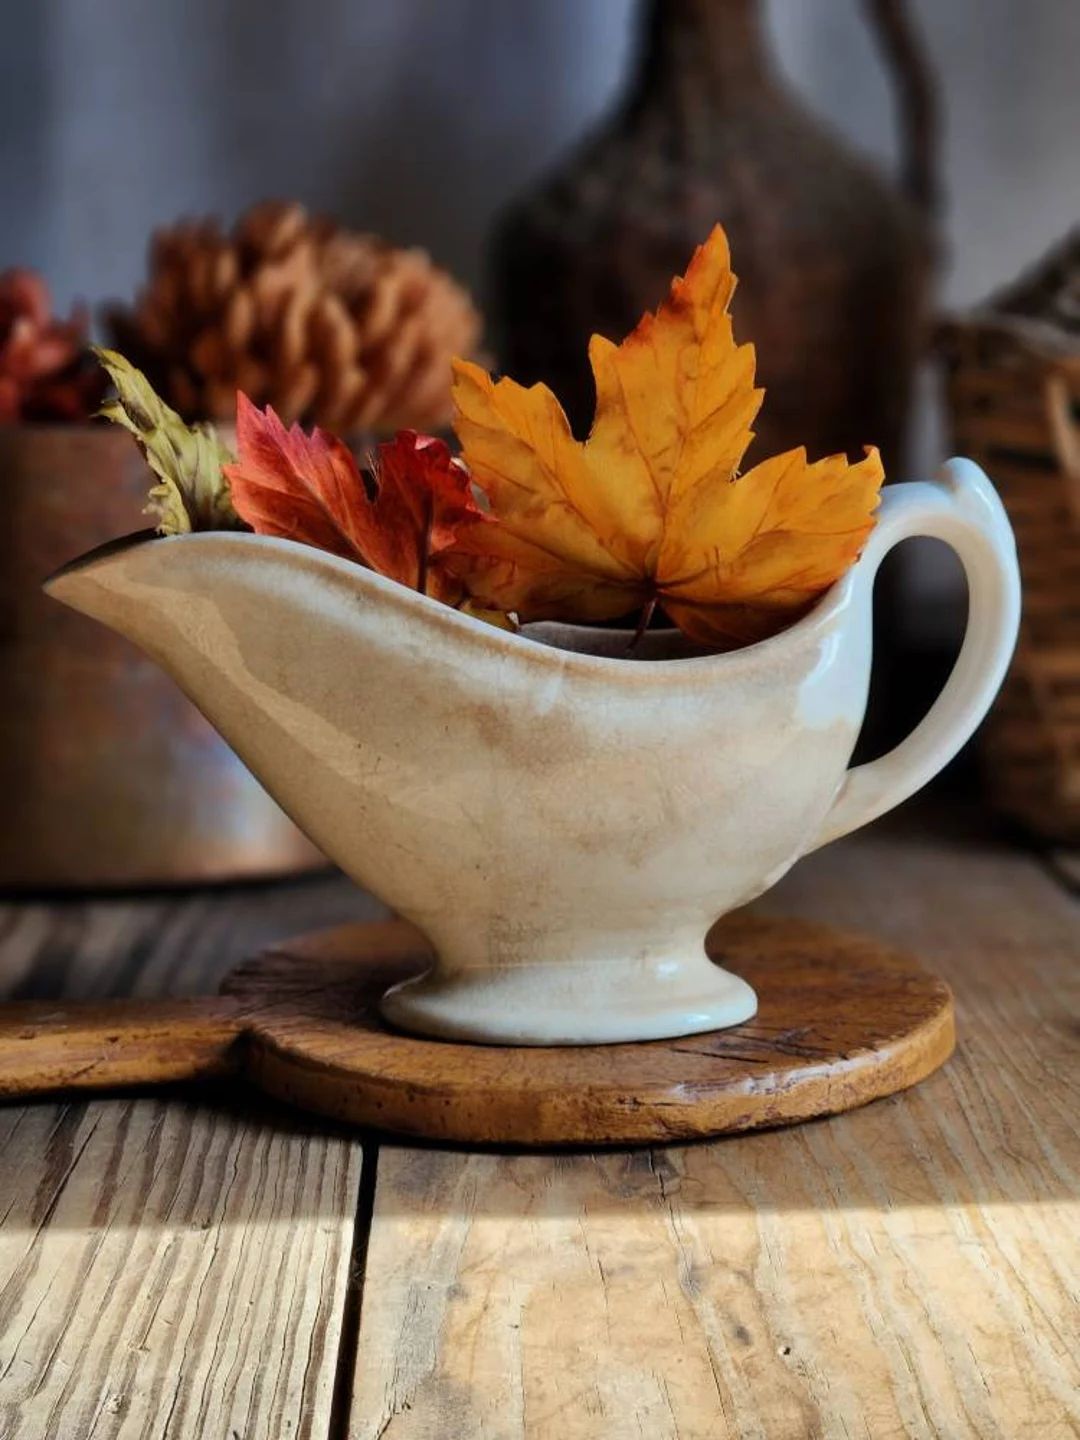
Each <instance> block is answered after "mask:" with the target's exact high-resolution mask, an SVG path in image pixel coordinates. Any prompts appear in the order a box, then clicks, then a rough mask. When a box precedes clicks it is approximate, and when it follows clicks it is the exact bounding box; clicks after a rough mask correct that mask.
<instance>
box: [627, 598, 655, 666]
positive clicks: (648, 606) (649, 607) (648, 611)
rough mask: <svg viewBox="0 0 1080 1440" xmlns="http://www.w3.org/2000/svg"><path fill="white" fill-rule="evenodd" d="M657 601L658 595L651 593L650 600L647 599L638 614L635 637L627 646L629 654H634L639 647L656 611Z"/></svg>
mask: <svg viewBox="0 0 1080 1440" xmlns="http://www.w3.org/2000/svg"><path fill="white" fill-rule="evenodd" d="M656 601H657V597H656V596H655V595H650V596H649V598H648V600H646V601H645V604H644V605H642V607H641V614H640V615H639V616H638V623H637V629H636V630H635V631H634V638H633V639H632V640H631V641H630V644H629V645H628V646H627V647H626V653H627V654H628V655H630V654H632V653H633V652H634V651H635V650H636V649H637V647H638V644H639V642H640V640H641V637H642V636H643V635H644V634H645V631H646V630H647V629H648V628H649V622H650V621H651V620H652V617H653V614H654V613H655V611H656Z"/></svg>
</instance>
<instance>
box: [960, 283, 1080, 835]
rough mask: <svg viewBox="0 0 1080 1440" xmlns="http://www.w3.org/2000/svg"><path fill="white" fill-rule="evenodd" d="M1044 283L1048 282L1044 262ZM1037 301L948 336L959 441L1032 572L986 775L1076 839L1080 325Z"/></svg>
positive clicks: (1036, 826)
mask: <svg viewBox="0 0 1080 1440" xmlns="http://www.w3.org/2000/svg"><path fill="white" fill-rule="evenodd" d="M1055 264H1060V261H1059V260H1057V259H1055ZM1039 283H1040V285H1041V286H1042V289H1043V292H1044V294H1045V292H1046V290H1047V288H1048V287H1047V285H1046V279H1045V271H1044V273H1043V275H1042V276H1041V277H1040V281H1039ZM1034 289H1035V286H1034V283H1028V284H1027V285H1026V286H1024V287H1017V289H1016V290H1015V291H1014V292H1013V294H1012V296H1009V297H1005V298H1006V299H1009V300H1014V299H1015V297H1016V296H1023V297H1024V298H1025V299H1026V300H1028V301H1030V299H1031V296H1032V293H1033V291H1034ZM1027 308H1028V313H1026V314H1020V315H1010V314H1002V313H995V312H994V311H993V310H992V309H990V308H988V309H987V310H984V311H982V312H979V313H976V314H973V315H970V316H968V317H966V318H963V319H960V320H954V321H951V322H949V323H948V324H947V325H946V326H945V327H943V330H942V349H943V352H944V354H945V357H946V363H947V370H948V386H947V395H948V403H949V411H950V415H951V422H952V449H953V451H954V453H956V454H961V455H970V456H971V457H972V459H974V460H976V461H978V463H979V464H980V465H982V466H983V467H984V469H985V470H986V472H987V474H988V475H989V476H990V477H991V479H992V480H993V481H994V483H995V485H996V486H997V487H998V489H999V491H1000V492H1001V496H1002V499H1003V500H1004V502H1005V505H1006V507H1007V509H1008V511H1009V515H1010V517H1011V519H1012V523H1013V526H1014V528H1015V530H1016V538H1017V544H1018V547H1019V551H1020V567H1021V571H1022V574H1023V580H1024V614H1023V620H1022V624H1021V637H1020V644H1019V647H1018V650H1017V655H1016V659H1015V661H1014V663H1013V666H1012V669H1011V671H1010V673H1009V677H1008V679H1007V681H1006V683H1005V687H1004V689H1003V691H1002V694H1001V696H1000V698H999V700H998V703H997V705H996V706H995V707H994V710H993V712H992V713H991V717H990V719H989V721H988V723H987V726H986V729H985V731H984V742H983V758H984V761H985V769H986V776H987V783H988V788H989V790H990V792H991V794H992V796H993V797H994V799H995V801H996V803H997V804H998V806H999V807H1000V808H1001V810H1002V811H1003V812H1004V813H1006V814H1007V815H1009V816H1011V817H1012V818H1014V819H1016V820H1019V821H1020V822H1022V823H1023V824H1024V825H1025V827H1027V828H1028V829H1029V830H1031V831H1033V832H1034V833H1036V834H1038V835H1039V836H1041V837H1043V838H1045V839H1048V840H1053V841H1063V842H1066V843H1080V335H1078V336H1076V337H1073V336H1072V335H1071V334H1070V333H1069V332H1068V330H1063V329H1062V328H1061V327H1060V326H1059V325H1057V324H1054V323H1051V322H1050V321H1047V320H1045V319H1041V318H1037V317H1035V316H1033V315H1032V314H1031V313H1030V310H1031V308H1033V307H1032V306H1031V305H1028V307H1027Z"/></svg>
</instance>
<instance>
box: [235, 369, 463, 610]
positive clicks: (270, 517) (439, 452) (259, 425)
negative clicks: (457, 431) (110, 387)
mask: <svg viewBox="0 0 1080 1440" xmlns="http://www.w3.org/2000/svg"><path fill="white" fill-rule="evenodd" d="M236 440H237V458H236V461H235V463H234V464H232V465H226V466H225V475H226V478H227V479H228V482H229V489H230V491H231V494H232V500H233V504H234V505H235V507H236V511H237V514H238V515H239V516H240V518H241V519H242V520H244V521H246V522H247V524H249V525H250V526H251V528H252V529H253V530H254V531H255V532H256V534H259V535H279V536H282V537H284V538H285V539H288V540H299V541H301V542H302V543H304V544H307V545H314V546H316V547H317V548H318V549H320V550H329V551H330V552H331V553H332V554H334V555H341V556H344V558H345V559H347V560H355V561H357V562H359V563H360V564H361V565H366V566H368V568H369V569H372V570H377V571H378V572H379V574H380V575H386V576H388V577H389V578H390V579H391V580H396V581H398V582H399V584H402V585H407V586H409V587H410V589H414V590H420V591H422V592H424V593H425V594H428V595H432V596H434V597H435V598H436V599H438V600H443V601H445V602H447V603H448V604H451V605H453V604H456V603H457V602H458V601H459V600H460V599H461V598H462V595H463V593H464V592H463V588H462V585H461V583H460V582H459V581H457V580H455V579H453V578H452V577H450V576H449V575H447V574H445V573H444V572H443V570H442V568H441V567H440V565H439V563H438V554H439V552H440V551H441V550H444V549H445V548H446V547H447V546H448V545H449V544H450V543H452V541H453V538H454V535H455V533H456V527H457V526H458V525H459V524H460V523H461V522H462V521H463V520H464V519H465V517H466V516H470V515H476V514H479V511H478V510H477V507H476V504H475V502H474V501H473V498H472V495H471V492H470V487H469V475H468V471H467V470H466V469H465V467H464V465H462V464H461V462H460V461H459V460H455V459H454V458H453V457H452V456H451V454H450V450H449V448H448V447H447V446H446V445H445V444H444V443H443V442H442V441H441V440H437V439H435V438H434V437H433V436H430V435H418V434H416V432H415V431H412V430H402V431H400V432H399V433H398V435H397V436H396V437H395V439H394V440H392V441H389V442H387V443H386V444H383V445H380V446H379V449H378V456H377V460H376V465H375V473H374V476H373V477H372V482H371V485H370V487H369V485H368V484H366V483H365V479H364V476H363V475H362V474H361V473H360V468H359V466H358V465H357V463H356V460H355V458H354V456H353V454H352V452H351V451H350V450H349V449H348V447H347V446H346V445H344V444H343V443H342V442H341V441H340V440H338V439H336V438H335V437H334V436H332V435H328V434H326V432H325V431H323V430H319V429H317V428H316V429H315V430H313V431H312V433H311V434H310V435H307V434H305V433H304V431H303V430H301V428H300V427H299V425H293V426H292V427H291V428H290V429H286V427H285V426H284V425H283V424H282V422H281V420H280V419H279V418H278V416H277V415H276V414H275V413H274V411H273V410H272V409H270V407H269V406H267V408H266V410H265V411H263V410H259V409H258V408H257V406H255V405H253V404H252V403H251V401H250V400H249V399H248V398H247V396H246V395H244V394H243V393H241V394H240V395H238V396H237V406H236Z"/></svg>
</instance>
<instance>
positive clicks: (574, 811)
mask: <svg viewBox="0 0 1080 1440" xmlns="http://www.w3.org/2000/svg"><path fill="white" fill-rule="evenodd" d="M912 535H933V536H937V537H939V538H940V539H942V540H945V541H947V542H949V543H950V544H951V545H952V546H953V547H954V548H955V549H956V551H957V552H958V554H959V556H960V559H961V560H962V562H963V564H964V567H965V569H966V572H967V578H968V585H969V595H970V603H969V621H968V628H967V634H966V636H965V639H964V644H963V648H962V650H961V653H960V657H959V659H958V661H957V664H956V667H955V669H954V671H953V674H952V676H951V678H950V679H949V682H948V684H947V685H946V687H945V689H944V691H943V692H942V694H941V696H940V697H939V699H938V701H937V703H936V704H935V706H934V707H933V709H932V711H931V712H930V714H929V715H928V716H927V717H926V719H925V720H924V721H923V722H922V723H921V724H920V725H919V726H918V728H917V729H916V730H915V731H914V733H913V734H911V735H910V736H909V737H908V738H907V739H906V740H905V741H904V742H903V744H901V745H900V746H898V747H897V748H896V749H895V750H893V751H892V752H891V753H890V754H888V755H886V756H885V757H884V758H882V759H880V760H876V761H874V762H873V763H871V764H868V765H861V766H858V767H857V768H855V769H850V770H849V769H848V768H847V766H848V760H849V758H850V755H851V751H852V747H853V746H854V743H855V739H856V736H857V735H858V731H859V727H860V724H861V722H862V719H863V712H864V709H865V705H866V694H867V686H868V682H869V678H870V663H871V604H870V597H871V590H872V586H873V578H874V573H875V571H876V569H877V567H878V564H879V562H880V560H881V558H882V556H883V555H884V553H885V552H886V551H887V550H888V549H889V548H890V547H891V546H893V545H895V544H896V543H897V542H898V541H900V540H903V539H905V538H906V537H908V536H912ZM48 589H49V591H50V593H51V594H53V595H54V596H56V597H57V599H59V600H63V601H64V602H65V603H67V604H68V605H71V606H73V607H74V608H75V609H77V610H81V611H83V612H84V613H86V614H88V615H92V616H94V617H96V618H97V619H98V620H101V621H103V622H104V623H105V624H107V625H111V626H113V627H114V628H115V629H116V630H119V631H121V632H122V633H123V634H124V635H127V636H128V637H129V638H130V639H132V640H133V641H135V642H136V643H137V644H138V645H140V646H142V648H143V649H144V650H146V651H147V652H148V653H149V654H150V655H151V656H153V657H154V658H155V659H156V660H157V661H159V662H160V664H161V665H163V666H164V667H165V669H166V670H168V671H169V672H170V674H172V675H173V676H174V677H175V679H176V680H177V681H178V682H179V684H180V685H181V687H182V688H183V689H184V690H185V691H186V692H187V694H188V695H190V696H191V698H192V699H193V700H194V701H195V703H196V704H197V705H198V706H199V707H200V709H202V711H203V712H204V713H205V714H206V715H207V716H208V718H209V719H210V720H211V721H212V722H213V724H214V725H216V726H217V728H218V729H219V730H220V731H221V733H222V735H224V737H225V738H226V740H227V741H228V742H229V744H230V745H232V746H233V747H234V748H235V750H236V751H237V752H238V753H239V755H240V756H241V757H242V759H243V760H244V761H245V762H246V763H247V764H248V765H249V766H250V768H251V769H252V770H253V771H254V772H255V774H256V775H257V776H258V778H259V779H260V780H261V781H262V782H263V784H264V785H265V786H266V787H267V789H268V790H269V791H270V792H271V793H272V794H273V795H274V797H275V798H276V799H277V801H278V802H279V803H280V804H281V805H282V806H283V808H284V809H285V810H286V811H287V812H288V813H289V814H290V815H291V816H292V818H293V819H294V820H295V821H296V822H297V823H298V824H299V825H300V826H301V828H302V829H303V830H305V831H306V832H307V833H308V835H310V836H311V838H312V839H313V840H314V841H315V843H316V844H317V845H319V846H320V847H321V848H322V849H323V850H324V851H325V852H326V854H327V855H329V856H330V857H331V858H332V859H334V860H335V861H336V862H337V863H338V864H339V865H340V866H341V867H342V868H343V869H344V870H345V871H346V872H347V873H348V874H349V875H351V876H352V877H353V879H354V880H356V881H357V882H358V883H359V884H360V885H362V886H363V887H364V888H365V889H367V890H370V891H372V892H373V893H374V894H375V895H377V896H379V897H380V898H381V899H382V900H384V901H385V902H386V903H387V904H388V905H390V906H392V907H393V909H394V910H396V911H398V912H399V913H400V914H401V915H404V916H405V917H407V918H408V919H409V920H411V921H413V922H414V923H415V924H416V925H418V926H419V927H420V929H421V930H422V931H424V932H425V934H426V935H427V936H428V938H429V939H430V940H431V942H432V944H433V945H434V947H435V950H436V952H437V955H438V961H437V963H436V965H435V967H434V968H433V969H432V970H431V972H430V973H429V974H428V975H426V976H424V977H423V978H421V979H419V980H417V981H413V982H410V983H408V984H406V985H404V986H401V987H398V988H397V989H394V990H392V991H390V992H389V993H388V994H387V995H386V997H385V999H384V1001H383V1008H384V1011H385V1014H386V1015H387V1017H388V1018H389V1019H390V1020H392V1021H393V1022H396V1023H398V1024H400V1025H401V1026H403V1027H405V1028H406V1029H409V1030H416V1031H420V1032H422V1033H425V1034H429V1035H436V1036H444V1037H455V1038H459V1039H466V1040H476V1041H486V1042H494V1043H513V1044H533V1045H547V1044H561V1043H566V1044H578V1043H594V1042H605V1041H624V1040H645V1039H655V1038H659V1037H663V1036H674V1035H681V1034H690V1033H693V1032H696V1031H703V1030H712V1029H716V1028H719V1027H721V1026H725V1025H734V1024H737V1023H739V1022H740V1021H743V1020H746V1019H748V1018H749V1017H750V1016H751V1015H752V1014H753V1013H754V1010H755V1006H756V1001H755V997H754V993H753V991H752V990H751V989H750V987H749V986H748V985H747V984H746V983H745V982H744V981H742V980H740V979H739V978H738V977H737V976H734V975H731V974H729V973H727V972H726V971H724V970H723V969H721V968H720V967H719V966H717V965H715V964H714V963H712V962H711V961H710V960H708V959H707V958H706V955H705V951H704V947H703V940H704V936H705V933H706V931H707V930H708V929H709V927H710V925H711V924H712V922H713V921H714V920H716V919H717V917H718V916H720V915H722V914H724V913H725V912H726V911H728V910H731V909H732V908H733V907H735V906H738V905H742V904H745V902H746V901H748V900H751V899H753V897H754V896H755V895H758V894H760V893H761V891H763V890H765V889H766V888H767V887H768V886H770V885H772V884H773V883H774V882H775V881H776V880H777V879H779V877H780V876H781V875H783V874H784V872H785V871H786V870H787V869H788V868H789V866H791V865H792V864H794V862H795V861H796V860H797V859H798V858H799V857H800V856H801V855H804V854H806V853H807V851H809V850H813V849H814V848H816V847H817V846H819V845H822V844H824V843H825V842H826V841H829V840H832V839H834V838H835V837H836V836H839V835H843V834H845V833H846V832H847V831H850V830H854V829H855V828H857V827H858V826H860V825H864V824H865V823H866V822H867V821H868V820H872V819H874V817H875V816H877V815H880V814H882V813H883V812H884V811H886V810H888V809H890V808H891V807H892V806H894V805H896V804H897V803H898V802H899V801H901V800H903V799H904V798H905V797H907V796H908V795H911V794H912V793H913V792H914V791H915V790H917V789H919V787H920V786H922V785H923V784H925V783H926V781H927V780H929V779H930V778H931V776H933V775H934V774H935V773H936V772H937V771H938V770H939V769H940V768H941V767H942V765H944V764H945V762H946V761H947V760H948V759H949V758H950V757H951V756H952V755H953V754H955V752H956V751H957V749H959V747H960V746H961V745H962V744H963V743H964V741H965V740H966V739H967V738H968V736H969V735H970V734H971V733H972V731H973V730H974V729H975V727H976V725H977V724H978V722H979V721H980V719H981V718H982V716H983V714H984V713H985V711H986V709H987V707H988V706H989V704H990V702H991V700H992V699H993V696H994V694H995V692H996V691H997V689H998V686H999V684H1000V682H1001V679H1002V676H1003V674H1004V671H1005V668H1006V665H1007V663H1008V660H1009V657H1010V655H1011V653H1012V649H1013V645H1014V642H1015V637H1016V629H1017V619H1018V613H1019V593H1020V592H1019V579H1018V574H1017V565H1016V553H1015V547H1014V544H1013V538H1012V532H1011V530H1010V528H1009V523H1008V520H1007V519H1006V516H1005V512H1004V510H1003V509H1002V506H1001V504H1000V502H999V500H998V498H997V495H996V494H995V492H994V490H993V488H992V487H991V485H990V484H989V482H988V481H987V479H986V478H985V476H984V475H983V474H982V472H981V471H980V470H979V469H978V468H977V467H976V466H975V465H973V464H972V463H971V462H970V461H966V460H954V461H951V462H950V463H949V465H948V466H946V468H945V471H944V472H943V476H942V479H941V480H940V481H939V482H936V483H933V484H915V485H896V486H893V487H891V488H889V489H887V490H886V491H885V493H884V498H883V502H882V505H881V510H880V512H879V518H878V523H877V525H876V527H875V529H874V531H873V534H872V535H871V537H870V540H869V542H868V544H867V546H866V550H865V552H864V554H863V556H862V558H861V559H860V561H859V563H858V564H857V565H856V566H855V567H854V569H852V570H851V571H850V572H849V573H848V575H846V576H845V577H844V579H843V580H841V581H840V582H839V583H838V584H837V585H835V586H834V587H833V588H832V589H831V590H830V591H829V592H828V594H826V595H825V596H824V598H823V599H822V600H821V601H820V603H819V604H818V605H817V607H816V608H815V609H814V610H813V611H812V612H811V613H810V614H809V615H807V616H806V617H805V618H804V619H803V620H801V621H800V622H799V623H797V624H796V625H794V626H793V627H792V628H790V629H789V630H787V631H785V632H783V633H782V634H780V635H777V636H776V637H775V638H773V639H771V640H767V641H764V642H763V643H761V644H758V645H753V646H751V647H749V648H747V649H743V650H740V651H736V652H734V653H731V654H727V655H716V656H704V657H702V656H694V655H693V654H692V653H691V654H689V655H688V654H687V647H686V646H685V645H683V646H682V647H681V654H682V656H683V658H667V659H642V660H636V661H629V660H626V659H622V658H615V657H618V656H619V655H621V653H622V652H623V650H624V649H625V645H626V638H625V636H619V635H615V634H613V633H612V632H610V631H608V632H605V631H595V630H582V629H578V628H576V627H564V626H554V625H542V626H536V627H531V628H530V630H529V632H528V633H527V634H522V635H513V634H508V633H504V632H502V631H499V630H496V629H493V628H492V627H490V626H488V625H485V624H483V623H481V622H480V621H478V620H474V619H471V618H470V617H468V616H465V615H461V614H459V613H458V612H456V611H454V610H451V609H448V608H447V607H445V606H443V605H441V604H438V603H436V602H435V601H433V600H430V599H428V598H426V597H425V596H422V595H418V594H415V593H414V592H412V591H409V590H407V589H404V588H402V587H400V586H398V585H395V584H393V583H391V582H390V581H387V580H384V579H383V578H382V577H380V576H379V575H376V574H373V573H372V572H371V571H368V570H364V569H362V568H360V567H359V566H357V565H353V564H351V563H349V562H348V561H345V560H340V559H337V558H336V557H334V556H331V555H327V554H324V553H323V552H321V551H318V550H314V549H311V548H309V547H307V546H304V545H300V544H297V543H295V542H292V541H288V540H279V539H271V538H267V537H264V536H256V535H250V534H239V533H203V534H195V535H185V536H181V537H177V538H171V539H155V538H147V537H133V538H132V539H131V540H128V541H122V542H118V543H117V544H115V545H112V546H107V547H105V548H104V549H102V550H98V551H95V552H93V553H92V554H90V555H88V556H86V557H84V558H83V559H81V560H78V561H75V562H74V563H73V564H71V565H69V566H68V567H66V568H65V569H64V570H62V571H60V572H59V573H58V574H57V575H56V576H54V577H53V578H52V579H51V580H50V581H49V582H48ZM538 642H539V643H538ZM646 644H647V646H648V647H650V648H649V649H647V650H646V652H645V653H647V654H649V653H651V654H653V655H656V654H663V653H668V654H674V653H680V647H679V644H678V642H675V643H674V644H673V643H672V642H671V641H669V640H668V639H666V638H665V637H664V636H663V635H660V636H659V637H656V636H649V637H646ZM665 647H668V648H665Z"/></svg>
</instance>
